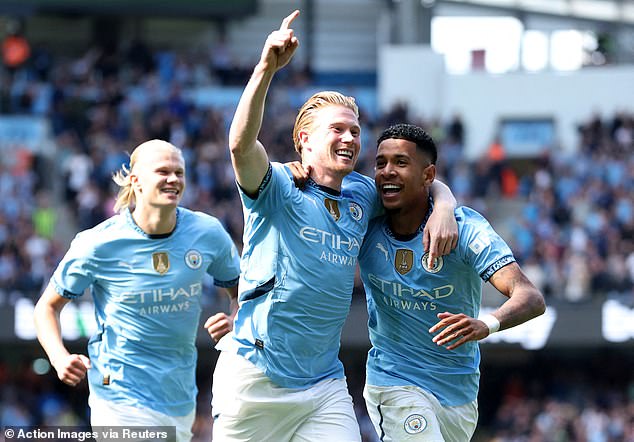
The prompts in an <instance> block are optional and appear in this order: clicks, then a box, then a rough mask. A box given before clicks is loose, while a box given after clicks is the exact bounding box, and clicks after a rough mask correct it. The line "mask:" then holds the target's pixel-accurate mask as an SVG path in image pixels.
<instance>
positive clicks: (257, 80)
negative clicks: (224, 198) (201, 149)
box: [229, 11, 299, 194]
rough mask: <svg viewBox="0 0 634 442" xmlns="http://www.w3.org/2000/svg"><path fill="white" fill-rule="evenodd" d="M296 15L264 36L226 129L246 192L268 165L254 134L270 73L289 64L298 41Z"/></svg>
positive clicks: (253, 188)
mask: <svg viewBox="0 0 634 442" xmlns="http://www.w3.org/2000/svg"><path fill="white" fill-rule="evenodd" d="M298 15H299V11H294V12H293V13H292V14H290V15H289V16H288V17H286V18H285V19H284V20H283V21H282V25H281V26H280V28H279V29H278V30H276V31H273V32H272V33H271V34H270V35H269V36H268V38H267V39H266V43H265V44H264V48H263V49H262V55H261V56H260V61H259V63H258V64H257V65H256V67H255V69H254V70H253V74H252V75H251V78H250V79H249V82H248V83H247V86H246V87H245V89H244V92H243V93H242V96H241V97H240V101H239V103H238V107H237V108H236V112H235V115H234V117H233V121H232V122H231V128H230V129H229V148H230V149H231V161H232V163H233V168H234V170H235V173H236V179H237V181H238V184H240V187H242V189H243V190H244V191H245V192H247V193H248V194H255V192H256V191H257V190H258V187H259V186H260V184H261V183H262V179H263V178H264V175H265V174H266V171H267V169H268V165H269V159H268V155H267V154H266V150H265V149H264V146H263V145H262V143H260V142H259V141H258V139H257V137H258V133H259V132H260V128H261V127H262V117H263V115H264V103H265V101H266V95H267V92H268V89H269V86H270V85H271V80H272V79H273V75H274V74H275V73H276V72H277V71H278V70H280V69H281V68H283V67H284V66H286V64H288V62H289V61H290V60H291V58H292V57H293V54H294V53H295V50H296V49H297V47H298V45H299V41H298V40H297V37H295V35H294V33H293V30H292V29H291V28H290V26H291V24H292V22H293V20H295V18H296V17H297V16H298Z"/></svg>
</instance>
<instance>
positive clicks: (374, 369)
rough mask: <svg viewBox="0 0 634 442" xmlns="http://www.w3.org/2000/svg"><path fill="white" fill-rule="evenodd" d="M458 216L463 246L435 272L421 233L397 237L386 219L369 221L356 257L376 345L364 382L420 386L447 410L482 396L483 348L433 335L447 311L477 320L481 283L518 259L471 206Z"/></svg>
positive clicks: (460, 209) (458, 209)
mask: <svg viewBox="0 0 634 442" xmlns="http://www.w3.org/2000/svg"><path fill="white" fill-rule="evenodd" d="M455 215H456V220H457V221H458V234H459V241H458V246H457V247H456V249H454V250H452V252H451V253H450V254H449V255H447V256H443V257H442V258H440V259H438V260H437V261H436V265H435V266H434V267H433V268H431V269H429V266H427V265H426V261H427V256H425V255H424V250H423V241H422V227H421V229H419V232H418V233H417V234H416V235H415V236H413V237H410V238H403V237H400V238H399V237H398V235H394V234H393V233H392V232H391V231H390V229H389V227H388V226H387V221H386V217H385V216H381V217H379V218H376V219H374V220H373V221H372V222H371V223H370V226H369V227H368V234H367V235H366V239H365V242H364V244H363V247H362V249H361V253H360V255H359V264H360V266H361V277H362V279H363V284H364V287H365V292H366V298H367V303H368V314H369V321H368V324H369V328H370V340H371V342H372V348H371V349H370V351H369V354H368V362H367V379H366V381H367V383H368V384H370V385H377V386H393V385H399V386H403V385H416V386H418V387H420V388H423V389H425V390H427V391H430V392H431V393H433V394H434V395H435V396H436V397H437V398H438V399H439V401H440V402H441V403H442V404H443V405H446V406H456V405H461V404H465V403H468V402H471V401H473V400H475V399H476V398H477V394H478V383H479V378H480V371H479V364H480V350H479V347H478V343H477V342H468V343H466V344H463V345H462V346H460V347H458V348H457V349H455V350H451V351H450V350H447V349H446V348H444V347H441V346H438V345H437V344H435V343H434V342H432V338H433V335H432V334H430V333H429V329H430V328H431V327H432V326H433V325H434V324H436V323H437V322H438V318H437V317H436V315H437V314H438V313H441V312H445V311H447V312H450V313H465V314H467V315H469V316H472V317H476V318H477V317H478V312H479V310H480V301H481V298H482V280H484V281H487V280H488V279H489V278H490V277H491V275H492V274H493V273H495V271H497V270H498V269H499V268H501V267H503V266H505V265H507V264H509V263H511V262H514V261H515V259H514V258H513V254H512V252H511V250H510V248H509V247H508V246H507V245H506V243H505V242H504V241H503V240H502V239H501V238H500V237H499V235H498V234H497V233H496V232H495V231H494V230H493V228H492V227H491V226H490V224H489V223H488V221H487V220H486V219H485V218H484V217H482V215H480V214H479V213H477V212H476V211H474V210H472V209H470V208H468V207H459V208H457V209H456V211H455Z"/></svg>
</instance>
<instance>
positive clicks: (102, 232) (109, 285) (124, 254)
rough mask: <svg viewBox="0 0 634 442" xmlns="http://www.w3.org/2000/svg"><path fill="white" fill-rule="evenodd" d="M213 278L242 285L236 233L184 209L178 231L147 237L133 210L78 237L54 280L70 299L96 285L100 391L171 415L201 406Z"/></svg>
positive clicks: (93, 385) (93, 353)
mask: <svg viewBox="0 0 634 442" xmlns="http://www.w3.org/2000/svg"><path fill="white" fill-rule="evenodd" d="M205 273H207V274H209V275H211V276H212V277H213V278H214V284H215V285H217V286H220V287H231V286H235V285H236V283H237V282H238V278H239V273H240V261H239V254H238V251H237V250H236V247H235V245H234V243H233V241H232V240H231V238H230V236H229V234H228V233H227V232H226V231H225V230H224V228H223V227H222V225H221V224H220V222H219V221H218V220H217V219H216V218H214V217H212V216H209V215H207V214H204V213H200V212H193V211H191V210H188V209H184V208H178V209H177V220H176V227H175V229H174V231H173V232H172V233H170V234H166V235H148V234H146V233H145V232H143V230H141V229H140V228H139V227H138V226H137V225H136V223H135V222H134V220H133V218H132V215H131V214H130V212H129V211H128V210H126V211H124V212H122V213H121V214H118V215H115V216H113V217H111V218H109V219H108V220H106V221H104V222H102V223H101V224H99V225H97V226H96V227H94V228H92V229H89V230H86V231H83V232H80V233H79V234H78V235H77V236H76V237H75V239H74V240H73V242H72V244H71V246H70V248H69V250H68V252H67V253H66V255H65V256H64V258H63V259H62V261H61V262H60V264H59V266H58V267H57V270H56V271H55V273H54V274H53V277H52V283H53V285H54V287H55V289H56V290H57V292H58V293H59V294H61V295H62V296H64V297H67V298H71V299H73V298H76V297H78V296H81V295H82V294H83V293H84V290H85V289H86V288H88V287H90V288H91V289H92V296H93V299H94V303H95V316H96V319H97V329H98V332H97V333H96V334H95V336H92V337H91V339H90V341H89V343H88V354H89V356H90V360H91V363H92V368H91V369H90V370H88V381H89V385H90V391H91V394H96V395H97V396H99V397H100V398H103V399H105V400H108V401H113V402H116V403H122V404H126V405H132V406H139V407H147V408H150V409H153V410H156V411H159V412H161V413H164V414H167V415H171V416H184V415H187V414H189V413H190V412H191V411H192V410H193V409H194V407H195V405H196V393H197V388H196V379H195V367H196V356H197V354H196V346H195V339H196V333H197V331H198V328H199V327H201V324H200V321H199V320H200V312H201V306H200V298H201V296H203V293H202V288H203V278H204V275H205ZM62 326H63V325H62Z"/></svg>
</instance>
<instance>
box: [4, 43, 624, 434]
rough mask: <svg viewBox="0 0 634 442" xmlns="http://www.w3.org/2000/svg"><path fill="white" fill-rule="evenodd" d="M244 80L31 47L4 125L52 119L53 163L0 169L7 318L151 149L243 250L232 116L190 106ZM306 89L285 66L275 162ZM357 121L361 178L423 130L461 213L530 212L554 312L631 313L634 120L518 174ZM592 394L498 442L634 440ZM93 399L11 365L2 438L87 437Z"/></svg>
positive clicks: (554, 401)
mask: <svg viewBox="0 0 634 442" xmlns="http://www.w3.org/2000/svg"><path fill="white" fill-rule="evenodd" d="M243 77H244V75H243V74H242V73H241V72H234V70H232V69H231V68H227V65H226V64H224V63H223V61H222V51H219V50H215V51H208V52H202V53H201V52H192V53H191V54H186V53H179V54H177V53H172V52H169V51H161V52H152V51H150V50H149V48H147V46H145V45H144V44H143V43H142V42H139V41H135V42H133V43H132V44H130V45H129V47H127V48H125V50H121V51H119V50H114V49H113V48H109V49H108V48H99V47H93V48H91V49H90V50H88V51H87V52H86V53H85V54H82V55H81V56H78V57H66V56H53V55H52V54H50V53H49V52H47V51H46V50H45V49H43V48H32V52H31V57H30V58H29V60H28V62H25V63H24V64H23V65H21V66H16V67H15V68H12V69H6V68H2V69H0V116H2V115H24V114H27V115H37V116H42V117H45V118H47V119H48V121H50V124H51V128H52V138H53V144H54V145H55V146H56V152H55V155H54V156H53V157H51V156H47V155H45V154H40V153H34V152H32V151H30V150H29V149H25V148H18V149H13V150H12V151H11V152H2V155H0V194H1V195H2V196H3V204H2V205H1V206H0V305H2V304H11V303H13V302H14V301H15V300H16V299H17V298H19V297H21V296H27V297H31V298H33V299H35V298H36V297H38V296H39V294H40V293H41V291H42V289H43V286H44V285H45V284H46V283H47V281H48V278H49V277H50V274H51V272H52V270H53V269H54V267H55V265H56V264H57V262H58V261H59V259H60V258H61V256H62V254H63V253H64V252H65V250H66V248H67V246H68V241H69V240H70V239H71V238H72V235H73V234H74V233H75V232H76V231H78V230H81V229H86V228H89V227H92V226H94V225H95V224H97V223H98V222H100V221H101V220H103V219H105V218H106V217H108V216H110V215H112V206H113V203H114V195H115V193H116V190H117V189H116V188H114V184H113V182H112V180H111V175H112V173H113V172H114V171H115V170H117V169H118V168H120V167H121V165H122V164H127V161H128V157H127V153H128V152H130V151H132V149H133V148H134V147H135V146H137V145H138V144H140V143H141V142H143V141H146V140H148V139H152V138H160V139H164V140H168V141H170V142H171V143H173V144H175V145H177V146H179V147H181V148H182V149H183V152H184V156H185V159H186V163H187V175H188V188H187V190H186V192H185V197H184V199H183V205H184V206H187V207H190V208H192V209H195V210H202V211H205V212H209V213H211V214H213V215H214V216H216V217H218V218H219V219H220V220H221V221H222V222H223V223H224V224H225V226H226V228H227V229H228V231H229V232H230V234H231V235H232V236H233V238H234V240H235V242H236V243H237V244H238V245H240V244H241V242H242V238H241V235H242V222H243V221H242V211H241V206H240V202H239V200H238V194H237V191H236V187H235V182H234V176H233V171H232V168H231V165H230V163H229V158H228V152H227V140H226V138H227V132H228V127H229V123H230V120H231V117H232V114H233V109H232V108H231V107H230V106H226V107H211V106H202V105H196V104H195V103H196V102H195V101H194V100H193V99H192V96H191V94H190V91H192V90H193V89H195V88H197V87H202V86H208V85H230V84H240V85H241V84H242V81H244V80H246V79H245V78H243ZM238 80H240V81H238ZM309 84H310V73H309V72H307V71H305V70H297V71H293V69H292V67H289V68H287V69H286V72H285V73H284V74H283V75H282V76H280V77H279V78H278V79H276V82H275V83H274V85H273V86H272V87H273V90H272V93H271V94H270V95H269V96H270V102H269V103H268V107H267V113H266V115H265V121H264V124H263V128H264V129H263V131H262V134H261V138H262V141H263V143H264V144H265V145H266V146H267V148H268V151H269V153H270V156H271V159H272V160H276V161H291V160H296V159H297V157H296V155H295V152H294V150H293V147H292V142H291V133H292V124H293V121H294V115H295V112H296V110H297V108H298V107H299V105H300V104H301V101H302V100H300V102H298V96H299V95H298V91H299V90H301V88H302V87H304V86H306V85H309ZM361 112H362V115H361V121H362V125H363V128H364V131H363V145H364V150H363V152H362V157H361V159H360V161H359V166H358V168H359V170H360V171H362V172H364V173H367V174H372V173H373V172H372V170H373V164H374V147H375V140H376V136H377V134H378V131H380V129H382V128H384V127H386V126H387V125H388V124H391V123H395V122H402V121H408V122H412V123H416V124H420V125H422V126H423V127H425V128H426V129H427V130H428V131H429V132H430V133H431V134H432V136H433V137H434V139H435V140H436V141H437V143H438V145H439V153H440V155H439V175H440V176H441V177H442V178H443V179H444V180H445V181H446V182H447V183H448V184H449V185H450V186H451V188H452V190H453V191H454V193H455V194H456V196H457V198H458V200H459V202H460V203H462V204H467V205H470V206H473V207H474V208H476V209H477V210H480V211H482V212H483V213H484V214H485V215H486V216H487V217H489V218H491V219H499V218H504V217H505V216H508V214H507V213H496V212H495V211H494V209H495V207H496V205H495V204H493V203H494V202H496V201H499V200H500V199H504V200H507V201H517V202H521V205H520V207H521V209H520V211H519V212H518V213H517V214H514V215H517V216H516V217H515V220H516V222H515V223H513V226H512V230H511V235H510V237H507V238H506V239H507V240H508V241H509V243H510V244H511V246H512V248H513V250H514V252H515V254H516V257H517V258H518V260H519V261H520V263H521V265H522V267H523V268H524V270H525V271H526V273H527V274H529V275H530V278H531V279H532V280H533V282H535V284H536V285H537V286H538V287H539V288H540V289H542V291H543V292H544V293H545V294H546V297H547V300H554V299H558V300H562V301H564V302H581V301H584V300H587V299H589V298H591V297H597V296H602V297H605V296H614V297H618V298H620V299H622V300H623V301H624V302H625V303H626V304H628V305H634V289H633V286H634V284H633V281H634V155H633V154H632V152H633V151H634V141H633V139H634V114H632V113H626V112H615V114H614V115H610V116H602V115H589V117H588V120H587V121H583V122H579V128H578V129H579V138H578V140H579V141H578V146H565V148H557V147H554V148H553V149H551V150H549V151H548V152H547V153H546V154H544V155H542V156H541V157H539V158H536V159H532V160H530V161H528V162H527V163H525V164H523V165H521V167H517V165H516V164H514V163H513V162H511V161H510V160H509V159H508V158H506V157H505V155H504V146H503V145H500V144H499V143H498V142H494V143H492V146H491V148H490V149H488V150H487V151H486V153H485V154H484V155H482V157H481V158H476V159H470V158H467V157H466V156H465V155H464V142H465V139H466V131H467V130H468V128H466V127H465V126H464V124H463V122H462V121H461V119H460V116H459V115H456V116H454V117H452V118H451V119H449V120H448V121H441V120H438V119H429V120H420V119H417V118H416V117H414V116H412V115H410V114H409V112H408V109H407V106H405V105H397V106H395V107H394V108H393V109H391V110H390V111H389V112H386V113H385V114H382V115H378V116H375V114H374V113H373V112H369V110H368V109H363V108H362V109H361ZM60 177H61V179H60ZM514 215H513V216H514ZM358 298H359V299H362V298H361V297H358ZM207 369H208V370H207ZM362 370H363V369H362V366H361V368H358V370H356V371H354V372H353V373H352V375H349V382H350V384H351V389H352V390H353V393H354V395H355V402H356V404H357V405H359V406H360V407H361V408H360V409H359V416H360V420H361V423H362V427H363V428H365V430H364V431H365V433H366V440H367V441H374V440H376V439H375V437H374V436H372V434H373V431H372V430H371V429H370V427H369V423H368V422H367V417H365V413H364V411H363V409H362V404H363V400H362V398H361V396H360V387H354V385H356V384H358V385H362V379H363V372H362ZM204 371H205V373H203V374H201V376H200V379H201V385H202V388H201V400H200V407H199V408H200V410H201V413H200V415H199V418H198V419H197V430H196V431H197V434H198V435H199V436H198V437H199V440H209V436H208V433H209V430H210V424H209V421H208V416H209V410H208V404H209V397H208V395H209V390H208V389H207V388H205V387H206V384H205V383H206V382H209V380H208V378H209V373H210V372H211V367H207V368H206V369H205V370H204ZM354 379H357V381H358V382H356V383H355V380H354ZM359 380H360V381H359ZM592 382H593V380H592V379H588V378H579V379H576V382H574V383H570V390H569V394H566V395H559V396H553V397H550V396H547V395H543V396H541V397H539V398H536V397H534V396H532V395H528V394H527V395H525V396H522V394H521V393H518V392H517V391H515V393H514V394H510V393H509V394H507V395H505V396H503V397H502V398H501V400H500V403H499V408H497V411H496V412H495V417H494V419H492V420H491V421H490V422H489V423H488V424H487V425H489V427H490V430H491V437H492V438H494V439H492V440H495V441H498V442H524V441H527V442H529V441H530V442H532V441H535V442H536V441H553V442H567V441H577V440H578V441H588V442H617V441H629V442H632V441H634V429H633V426H634V405H633V404H634V398H633V395H634V394H633V393H632V391H629V392H626V391H623V388H621V389H620V390H619V389H615V388H608V389H607V390H602V391H601V393H600V394H599V393H598V392H597V391H587V390H586V387H587V386H588V385H592ZM511 390H512V389H511ZM511 393H513V392H511ZM86 394H87V391H86V389H85V387H81V388H80V389H79V390H73V392H71V391H70V390H68V387H65V386H64V385H62V384H61V383H60V382H58V381H57V380H56V378H55V376H54V374H52V373H51V372H50V371H49V372H48V374H43V375H39V374H36V373H35V372H34V371H33V369H32V367H31V365H30V362H29V363H27V362H25V363H24V366H18V367H11V366H9V365H7V364H6V363H1V364H0V425H7V424H11V425H17V424H25V425H27V424H39V425H42V424H47V423H55V424H64V425H74V424H85V423H86V414H87V407H86V400H85V399H86ZM599 396H600V397H599Z"/></svg>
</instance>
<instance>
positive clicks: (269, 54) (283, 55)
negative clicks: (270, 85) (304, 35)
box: [260, 10, 299, 72]
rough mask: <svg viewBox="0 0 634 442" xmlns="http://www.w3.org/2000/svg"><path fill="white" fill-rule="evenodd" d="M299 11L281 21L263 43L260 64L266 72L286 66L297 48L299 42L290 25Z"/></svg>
mask: <svg viewBox="0 0 634 442" xmlns="http://www.w3.org/2000/svg"><path fill="white" fill-rule="evenodd" d="M298 15H299V11H298V10H295V11H293V12H292V13H291V14H290V15H289V16H287V17H286V18H285V19H284V20H282V24H281V26H280V28H279V29H278V30H275V31H273V32H271V33H270V34H269V36H268V38H267V39H266V43H264V48H263V49H262V55H261V57H260V64H262V65H263V67H264V68H265V69H266V70H272V71H273V72H277V71H278V70H280V69H282V68H283V67H284V66H286V65H287V64H288V62H289V61H290V60H291V58H292V57H293V54H294V53H295V50H296V49H297V47H298V46H299V40H298V39H297V37H295V35H294V33H293V29H291V27H290V26H291V24H292V23H293V20H295V18H297V16H298Z"/></svg>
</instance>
